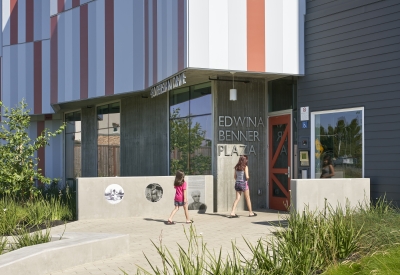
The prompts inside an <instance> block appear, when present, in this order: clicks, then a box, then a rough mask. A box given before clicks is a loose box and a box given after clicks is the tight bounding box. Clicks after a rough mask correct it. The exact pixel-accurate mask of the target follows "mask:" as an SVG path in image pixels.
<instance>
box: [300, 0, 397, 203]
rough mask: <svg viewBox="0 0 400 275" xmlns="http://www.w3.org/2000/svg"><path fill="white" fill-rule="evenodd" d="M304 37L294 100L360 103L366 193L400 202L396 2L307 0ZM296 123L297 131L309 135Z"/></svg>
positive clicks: (331, 105)
mask: <svg viewBox="0 0 400 275" xmlns="http://www.w3.org/2000/svg"><path fill="white" fill-rule="evenodd" d="M305 41H306V42H305V66H306V72H305V73H306V76H305V77H301V78H299V82H298V106H300V107H301V106H309V107H310V112H313V111H323V110H332V109H339V108H350V107H364V108H365V109H364V112H365V113H364V137H365V147H364V148H365V156H364V159H365V177H368V178H371V193H372V194H371V197H372V198H376V197H378V196H380V195H383V194H385V193H386V194H387V197H388V198H389V199H391V200H394V201H395V202H397V204H400V175H399V173H398V167H399V164H400V161H399V153H400V151H399V150H400V149H399V148H400V147H399V145H400V141H399V138H400V109H399V107H400V2H399V1H397V0H389V1H378V0H366V1H352V2H351V3H349V2H348V1H329V0H314V1H307V15H306V23H305ZM300 126H301V125H299V133H298V135H299V136H308V135H310V133H309V129H307V130H305V129H300V128H301V127H300Z"/></svg>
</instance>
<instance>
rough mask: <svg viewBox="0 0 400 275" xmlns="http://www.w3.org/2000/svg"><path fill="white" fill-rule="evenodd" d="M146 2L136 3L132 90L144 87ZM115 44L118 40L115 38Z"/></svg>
mask: <svg viewBox="0 0 400 275" xmlns="http://www.w3.org/2000/svg"><path fill="white" fill-rule="evenodd" d="M143 11H144V3H143V1H140V2H139V3H137V4H135V5H134V8H133V16H132V17H133V18H134V20H135V24H133V32H132V35H133V45H132V54H133V55H132V58H133V64H134V65H133V69H132V75H131V77H132V80H133V86H132V91H140V90H143V89H144V75H145V72H144V59H145V56H144V12H143ZM115 42H116V43H115V46H117V45H116V44H118V41H117V40H115Z"/></svg>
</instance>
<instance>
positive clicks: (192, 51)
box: [188, 0, 209, 68]
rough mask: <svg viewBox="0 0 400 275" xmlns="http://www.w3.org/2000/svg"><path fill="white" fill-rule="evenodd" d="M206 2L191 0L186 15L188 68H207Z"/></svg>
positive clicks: (207, 10) (206, 0)
mask: <svg viewBox="0 0 400 275" xmlns="http://www.w3.org/2000/svg"><path fill="white" fill-rule="evenodd" d="M208 2H209V1H208V0H191V1H190V2H189V3H188V5H189V8H188V10H189V15H188V17H189V18H188V28H189V29H188V35H189V38H188V39H189V40H188V41H189V42H188V45H189V49H188V58H189V60H188V67H194V68H209V63H208V61H209V33H208V32H209V18H208V15H209V6H208Z"/></svg>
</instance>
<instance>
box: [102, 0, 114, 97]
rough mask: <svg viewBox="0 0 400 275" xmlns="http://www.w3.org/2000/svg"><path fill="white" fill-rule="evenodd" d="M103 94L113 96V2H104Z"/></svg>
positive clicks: (107, 0) (110, 0) (106, 0)
mask: <svg viewBox="0 0 400 275" xmlns="http://www.w3.org/2000/svg"><path fill="white" fill-rule="evenodd" d="M105 52H106V53H105V65H106V69H105V74H106V75H105V77H104V79H105V89H106V91H105V94H106V95H113V94H114V0H105Z"/></svg>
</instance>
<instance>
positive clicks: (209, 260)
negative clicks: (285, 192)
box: [124, 198, 400, 275]
mask: <svg viewBox="0 0 400 275" xmlns="http://www.w3.org/2000/svg"><path fill="white" fill-rule="evenodd" d="M281 225H282V228H280V230H278V231H277V232H276V233H275V237H274V238H272V239H271V238H270V239H267V238H262V239H260V240H258V242H257V243H256V244H251V243H249V242H248V241H246V240H245V241H246V243H247V245H248V247H249V248H250V250H251V256H250V257H247V258H245V257H244V256H243V255H242V254H241V252H240V250H239V249H238V248H237V247H236V246H235V244H234V243H232V251H231V253H230V254H228V256H227V257H226V258H223V257H222V256H221V251H220V252H219V254H214V253H210V251H209V250H208V249H207V247H206V244H205V243H204V242H203V238H202V236H199V235H197V233H196V229H195V227H194V226H193V225H191V227H190V229H189V231H188V232H186V229H185V235H186V237H187V241H188V247H187V249H185V248H184V247H182V246H179V251H178V255H176V253H172V252H171V251H170V250H169V249H168V248H167V247H165V246H163V244H162V234H161V235H160V240H159V244H155V243H153V245H154V247H155V248H156V250H157V252H158V255H159V256H160V257H161V260H162V266H161V267H157V266H153V265H152V264H151V261H150V260H149V259H148V258H147V256H146V255H145V257H146V259H147V261H148V263H149V265H150V266H151V271H148V270H145V269H144V268H141V267H139V270H138V272H137V274H156V275H159V274H160V275H161V274H164V275H167V274H174V275H175V274H176V275H178V274H187V275H192V274H196V275H197V274H198V275H200V274H221V275H222V274H226V275H230V274H271V275H281V274H291V275H315V274H322V273H324V272H325V271H326V272H331V273H324V274H329V275H336V274H337V275H339V274H340V275H341V274H355V272H364V271H365V272H366V273H359V274H377V273H376V272H377V271H378V270H379V272H381V273H379V274H397V273H396V272H397V270H400V267H399V265H400V264H399V263H400V261H399V260H398V259H399V256H400V248H399V247H400V213H399V209H398V208H396V207H395V206H393V205H392V204H391V203H390V202H387V201H386V200H385V198H381V199H379V200H377V201H376V202H375V203H368V204H367V203H366V204H364V205H360V206H359V207H358V208H356V209H351V208H350V207H349V206H348V205H346V206H344V207H338V208H335V209H334V208H332V207H330V206H327V207H326V209H325V210H324V211H323V212H311V211H308V210H306V211H304V212H302V213H296V212H295V211H291V212H290V214H289V215H288V216H287V217H286V219H285V220H284V221H283V222H282V223H281ZM283 225H287V226H283ZM360 259H361V260H360ZM346 268H347V269H349V270H350V271H349V272H350V273H340V272H344V271H341V270H345V269H346ZM337 270H340V271H337ZM393 271H396V272H394V273H393ZM336 272H337V273H336ZM374 272H375V273H374ZM124 274H127V273H125V272H124ZM356 274H358V273H356Z"/></svg>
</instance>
